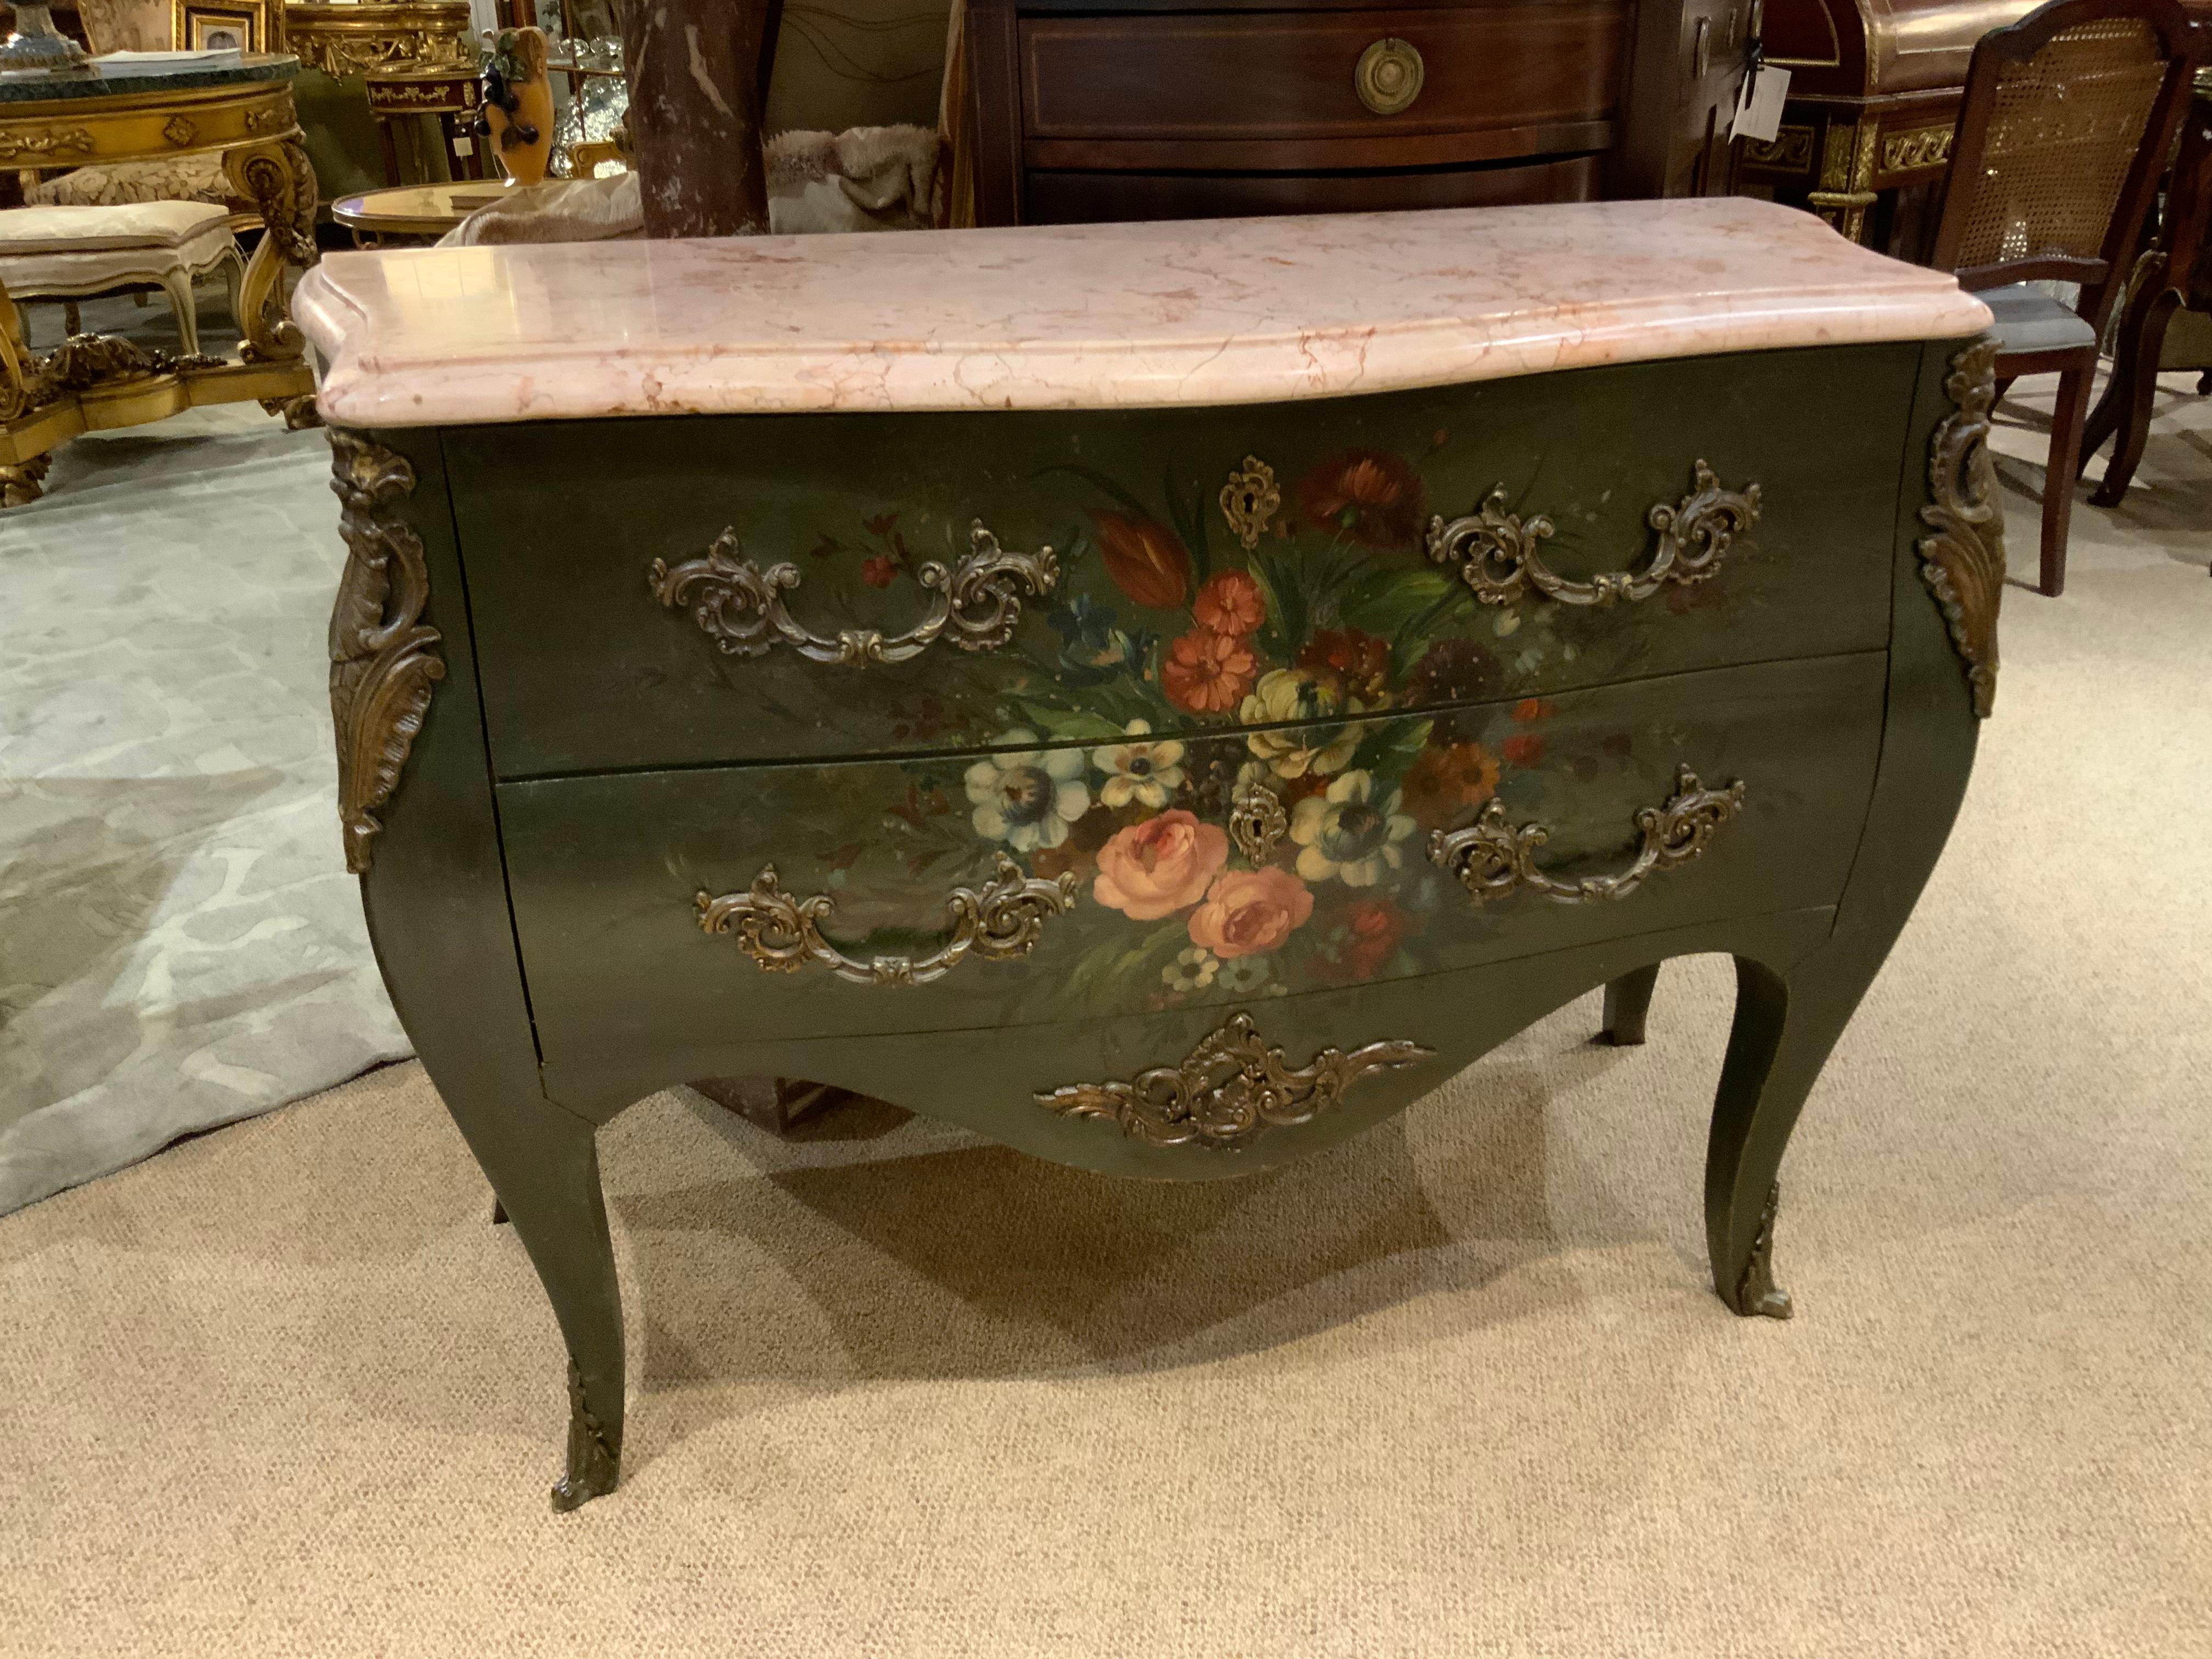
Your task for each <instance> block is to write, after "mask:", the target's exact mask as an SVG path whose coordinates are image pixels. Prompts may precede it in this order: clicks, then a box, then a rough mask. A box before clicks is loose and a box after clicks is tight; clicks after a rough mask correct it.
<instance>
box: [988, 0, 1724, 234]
mask: <svg viewBox="0 0 2212 1659" xmlns="http://www.w3.org/2000/svg"><path fill="white" fill-rule="evenodd" d="M1752 8H1753V0H1405V3H1398V4H1376V3H1363V0H1313V3H1307V4H1303V5H1291V4H1284V3H1279V0H1268V3H1239V0H1206V3H1201V4H1192V3H1188V0H1129V3H1121V4H1114V3H1101V0H971V3H970V4H969V9H968V13H967V21H966V25H965V37H964V38H965V41H966V62H965V64H964V65H963V68H964V71H965V73H966V75H967V77H968V88H969V100H970V108H969V121H970V124H971V131H972V134H973V140H974V153H975V203H976V215H977V220H978V222H980V223H982V224H986V225H1009V224H1074V223H1084V222H1100V221H1109V220H1127V219H1189V218H1212V217H1217V216H1233V215H1240V214H1264V213H1324V212H1350V211H1370V210H1384V209H1410V208H1436V207H1472V206H1482V205H1491V204H1504V203H1535V202H1579V201H1590V200H1595V199H1597V198H1599V197H1660V196H1694V195H1705V194H1715V195H1717V194H1723V193H1725V192H1726V191H1728V190H1729V188H1730V187H1731V184H1732V180H1733V177H1734V170H1733V167H1732V164H1731V163H1732V151H1731V149H1730V147H1729V143H1728V138H1727V128H1728V124H1729V117H1730V114H1731V112H1733V109H1734V107H1735V95H1736V88H1737V85H1738V82H1739V81H1740V79H1741V71H1742V68H1743V64H1744V59H1745V55H1746V50H1747V46H1748V43H1749V38H1750V27H1751V15H1752Z"/></svg>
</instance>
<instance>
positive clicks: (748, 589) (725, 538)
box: [646, 520, 1060, 666]
mask: <svg viewBox="0 0 2212 1659" xmlns="http://www.w3.org/2000/svg"><path fill="white" fill-rule="evenodd" d="M742 552H743V547H742V545H741V544H740V543H739V542H738V532H737V531H736V530H735V529H734V528H732V529H728V530H725V531H724V532H722V533H721V534H720V536H718V537H716V538H714V545H713V546H711V547H709V548H708V550H707V552H706V555H705V556H703V557H702V558H696V559H686V560H685V561H684V562H683V563H681V564H678V565H673V566H671V565H670V564H669V563H668V562H667V561H666V560H665V559H655V560H654V561H653V563H652V565H651V566H650V567H649V568H648V569H647V572H646V577H647V582H648V584H649V586H651V589H652V592H653V597H654V598H655V599H658V600H659V601H660V603H661V604H662V605H665V606H667V607H668V608H669V609H670V610H671V611H672V610H676V609H678V608H679V607H681V606H684V605H689V606H690V611H691V619H692V621H694V622H696V623H698V624H699V627H700V629H701V631H702V632H703V633H705V634H706V635H707V636H708V638H709V639H711V640H713V641H714V643H715V645H716V646H717V647H720V649H722V650H724V651H726V652H728V653H731V654H732V656H738V657H757V656H763V655H764V654H766V653H768V652H769V651H770V650H772V649H773V648H774V647H775V646H776V645H778V644H779V643H780V644H783V645H787V646H789V647H791V648H792V649H793V650H794V651H796V652H798V653H799V655H800V656H802V657H805V659H807V660H809V661H810V662H820V663H834V664H838V665H853V666H857V665H860V664H862V663H871V662H882V663H894V662H906V661H908V660H909V659H912V658H915V657H918V656H920V655H921V653H922V652H924V651H925V650H927V648H928V647H930V646H932V645H933V644H934V643H936V641H938V640H939V638H949V639H950V640H951V642H952V643H953V644H954V645H957V646H958V647H960V648H961V649H962V650H963V651H994V650H996V649H997V648H998V647H1000V646H1002V645H1004V644H1006V641H1008V640H1011V639H1012V638H1013V636H1014V625H1015V624H1016V623H1018V622H1020V621H1021V618H1022V599H1023V598H1024V596H1026V597H1028V598H1030V599H1043V598H1045V597H1046V596H1047V595H1048V594H1049V593H1050V592H1052V591H1053V589H1054V586H1057V585H1058V583H1059V581H1060V556H1059V555H1057V554H1056V553H1054V551H1053V550H1052V549H1050V548H1049V547H1042V548H1039V549H1038V550H1036V552H1034V553H1010V552H1008V551H1006V550H1005V549H1003V548H1001V547H1000V545H999V538H997V537H996V536H994V535H993V534H992V533H991V532H989V531H987V530H986V529H985V528H984V527H983V526H982V522H981V520H977V521H976V523H975V524H974V525H973V526H970V527H969V532H968V551H967V552H966V553H965V554H964V555H963V556H962V557H961V559H960V561H959V562H958V563H957V564H955V565H954V566H953V567H952V568H951V570H950V571H948V570H947V569H946V568H945V566H944V565H942V564H940V563H939V562H937V561H936V560H934V559H933V560H931V561H930V562H928V563H927V564H925V565H923V566H922V567H921V568H920V569H918V570H916V571H915V573H914V574H915V580H916V581H918V582H920V583H921V586H923V587H924V588H926V589H927V590H928V591H929V592H930V593H931V595H932V596H933V598H932V602H931V605H930V609H929V612H928V614H927V615H926V616H925V617H923V618H922V619H921V621H920V622H918V623H915V625H914V626H913V627H912V628H910V629H907V631H906V632H905V633H903V634H891V635H886V634H884V633H883V632H882V631H880V630H879V629H872V628H847V629H840V630H838V632H836V634H827V635H825V634H817V633H815V632H814V631H813V630H812V629H808V628H806V627H805V626H804V625H802V624H801V623H799V622H797V621H795V620H794V619H793V617H792V614H791V612H790V611H789V610H788V609H787V608H786V606H785V605H784V602H783V596H784V594H785V593H787V592H790V591H791V590H792V589H793V588H795V587H797V586H799V567H798V566H797V565H795V564H790V563H784V564H774V565H770V566H769V568H767V569H766V570H763V569H762V568H760V567H759V566H758V565H757V564H755V563H754V562H752V561H751V560H750V559H747V558H744V557H741V556H740V555H741V554H742Z"/></svg>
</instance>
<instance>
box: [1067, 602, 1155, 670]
mask: <svg viewBox="0 0 2212 1659" xmlns="http://www.w3.org/2000/svg"><path fill="white" fill-rule="evenodd" d="M1045 620H1046V621H1047V622H1048V623H1051V624H1052V628H1053V631H1054V632H1055V633H1057V634H1058V635H1060V664H1059V667H1060V679H1061V680H1062V681H1063V682H1065V683H1066V684H1069V685H1103V684H1105V682H1107V681H1108V680H1110V679H1113V678H1115V677H1116V676H1119V675H1122V674H1132V673H1138V672H1141V671H1142V670H1143V668H1144V664H1145V659H1146V656H1147V655H1149V654H1150V653H1151V651H1152V642H1153V638H1154V636H1153V635H1152V633H1150V632H1149V631H1148V630H1146V629H1137V630H1136V631H1135V632H1134V633H1130V632H1127V631H1125V630H1124V629H1121V628H1118V627H1116V626H1115V616H1114V612H1113V611H1112V610H1111V609H1110V608H1109V607H1108V606H1106V605H1097V604H1094V603H1093V602H1092V600H1091V596H1090V595H1089V594H1088V593H1078V594H1077V595H1076V596H1075V597H1074V598H1073V599H1071V600H1069V601H1068V602H1067V603H1066V605H1061V606H1060V607H1059V608H1058V609H1057V610H1054V611H1048V612H1047V613H1046V616H1045Z"/></svg>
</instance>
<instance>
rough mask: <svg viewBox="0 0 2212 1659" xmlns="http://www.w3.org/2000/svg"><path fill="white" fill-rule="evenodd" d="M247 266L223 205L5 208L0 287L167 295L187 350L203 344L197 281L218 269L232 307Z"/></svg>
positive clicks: (26, 292)
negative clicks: (130, 290) (135, 290)
mask: <svg viewBox="0 0 2212 1659" xmlns="http://www.w3.org/2000/svg"><path fill="white" fill-rule="evenodd" d="M244 268H245V263H244V261H243V260H242V259H241V258H240V257H239V252H238V242H237V240H236V239H235V238H234V236H232V234H231V233H230V226H229V224H228V217H227V216H226V215H225V213H224V212H223V210H222V209H221V208H219V207H214V206H210V205H209V204H204V203H198V202H140V203H136V204H131V205H128V206H123V207H20V208H9V209H8V210H6V211H4V212H0V286H4V287H5V289H6V290H7V292H8V293H9V295H10V296H11V297H12V298H15V299H18V300H22V299H40V298H44V299H81V298H82V297H83V296H84V295H88V294H106V293H111V292H112V291H114V290H115V289H126V288H141V287H144V288H158V289H161V291H162V292H163V293H164V294H166V295H168V299H169V309H170V312H171V313H172V314H173V315H174V316H175V318H176V319H177V333H178V335H179V338H180V339H181V340H182V342H183V343H184V349H185V351H187V352H197V351H198V350H199V347H200V341H199V319H198V315H197V311H196V310H195V308H194V306H193V303H192V280H193V278H194V277H196V276H204V275H207V274H209V273H210V272H213V271H216V270H221V271H222V272H223V273H224V275H225V276H226V277H227V278H228V281H229V283H230V290H231V304H232V307H233V309H234V310H235V309H236V306H237V301H238V280H239V277H240V274H241V273H242V272H243V270H244Z"/></svg>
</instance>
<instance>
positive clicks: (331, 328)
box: [292, 197, 1989, 427]
mask: <svg viewBox="0 0 2212 1659" xmlns="http://www.w3.org/2000/svg"><path fill="white" fill-rule="evenodd" d="M292 309H293V314H294V315H295V317H296V318H297V319H298V320H299V321H300V323H301V325H302V326H303V327H304V328H305V329H306V330H307V334H308V337H310V338H311V339H313V341H314V343H315V344H316V346H317V347H318V348H319V349H320V350H321V352H322V354H323V357H324V362H325V373H324V377H323V383H322V388H321V392H320V393H319V397H320V401H321V405H322V410H323V414H324V416H325V418H326V419H328V420H330V421H332V422H337V423H339V424H342V425H347V426H362V427H379V426H416V425H425V424H444V423H461V422H500V421H526V420H546V419H573V418H581V417H589V416H605V415H675V414H742V413H750V412H757V411H764V410H949V409H1109V408H1145V407H1158V406H1162V405H1167V404H1228V403H1257V402H1270V401H1275V400H1279V399H1284V398H1322V397H1333V396H1337V395H1340V394H1344V393H1349V392H1390V391H1396V390H1399V389H1401V388H1404V387H1408V386H1439V385H1447V384H1451V383H1455V382H1459V381H1467V380H1493V379H1502V378H1504V377H1506V376H1510V375H1515V374H1536V373H1542V372H1546V371H1549V370H1553V369H1563V368H1583V367H1587V366H1590V365H1595V364H1601V363H1614V362H1632V361H1636V360H1639V359H1648V358H1656V357H1680V356H1703V355H1706V354H1711V353H1715V352H1723V351H1740V350H1747V349H1763V348H1771V347H1783V346H1803V345H1814V344H1832V343H1850V342H1862V341H1872V340H1900V339H1939V338H1949V337H1957V336H1960V335H1964V334H1972V333H1974V332H1976V331H1978V330H1980V329H1982V328H1984V327H1985V326H1987V325H1988V322H1989V312H1988V311H1987V309H1986V308H1984V306H1983V305H1982V303H1981V301H1978V300H1977V299H1975V298H1973V297H1972V295H1968V294H1966V293H1964V292H1962V291H1961V290H1960V288H1959V286H1958V284H1957V283H1955V282H1954V280H1953V279H1952V278H1951V277H1950V276H1948V275H1947V274H1944V273H1942V272H1939V271H1931V270H1922V269H1920V268H1918V267H1917V266H1913V265H1906V264H1899V263H1898V262H1897V261H1895V260H1893V259H1888V258H1883V257H1882V256H1881V255H1880V254H1877V253H1874V252H1869V251H1868V250H1867V249H1864V248H1862V247H1857V246H1854V245H1852V244H1851V243H1849V242H1846V241H1845V240H1844V239H1843V238H1842V237H1840V236H1838V234H1836V233H1835V232H1833V231H1832V230H1830V229H1829V228H1827V227H1826V225H1825V224H1823V223H1821V222H1820V220H1818V219H1816V218H1814V216H1812V215H1810V214H1808V213H1802V212H1799V211H1797V210H1794V209H1790V208H1784V207H1778V206H1776V205H1774V204H1771V203H1765V202H1755V201H1751V200H1747V199H1741V198H1735V197H1717V198H1713V199H1710V200H1691V201H1670V202H1603V203H1589V204H1577V205H1572V206H1557V207H1529V208H1470V209H1459V210H1448V211H1438V212H1425V213H1370V214H1340V215H1330V216H1314V217H1292V218H1275V219H1237V220H1197V221H1187V222H1176V223H1146V224H1127V225H1083V226H1071V227H1045V226H1039V227H1033V228H1023V229H1018V230H967V231H933V232H916V233H913V234H903V235H892V236H763V237H750V238H740V239H730V240H719V241H690V242H642V241H635V242H599V243H568V244H562V245H555V246H520V247H478V248H453V249H420V250H409V251H404V252H382V253H334V254H331V255H330V256H329V257H327V258H325V259H324V261H323V262H322V264H320V265H319V266H318V267H317V268H316V269H315V270H312V271H310V272H308V273H307V276H306V277H305V278H303V279H302V280H301V283H300V286H299V289H298V292H297V293H296V295H295V297H294V300H293V304H292Z"/></svg>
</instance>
